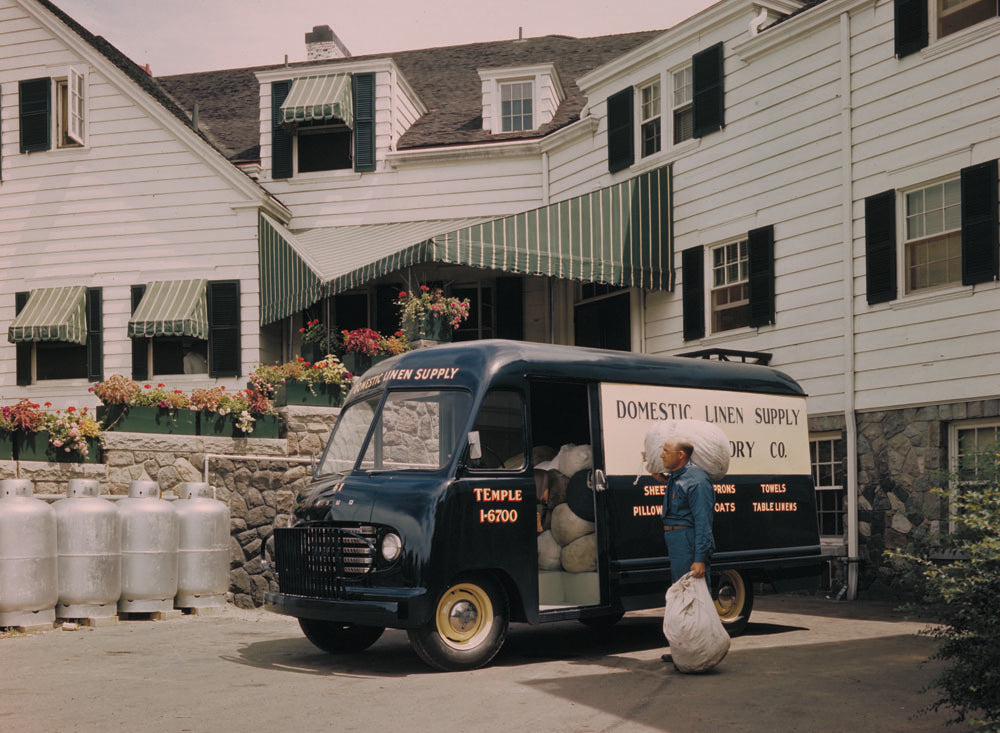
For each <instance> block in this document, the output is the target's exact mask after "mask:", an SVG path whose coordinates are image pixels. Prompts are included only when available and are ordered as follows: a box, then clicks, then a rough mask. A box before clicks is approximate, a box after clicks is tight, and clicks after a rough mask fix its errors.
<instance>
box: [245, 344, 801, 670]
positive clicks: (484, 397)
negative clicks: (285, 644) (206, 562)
mask: <svg viewBox="0 0 1000 733" xmlns="http://www.w3.org/2000/svg"><path fill="white" fill-rule="evenodd" d="M805 405H806V398H805V394H804V393H803V391H802V389H801V388H800V387H799V385H798V384H796V382H795V381H794V380H792V379H791V378H789V377H788V376H786V375H784V374H782V373H781V372H779V371H776V370H774V369H771V368H768V367H764V366H757V365H749V364H741V363H730V362H720V361H708V360H700V359H690V358H683V357H657V356H646V355H640V354H631V353H623V352H613V351H603V350H598V349H583V348H576V347H569V346H552V345H547V344H534V343H523V342H517V341H502V340H493V341H477V342H470V343H466V344H449V345H443V346H438V347H434V348H428V349H421V350H417V351H412V352H408V353H406V354H402V355H400V356H397V357H394V358H392V359H389V360H388V361H385V362H382V363H380V364H378V365H376V366H375V367H373V368H372V369H371V370H369V371H368V372H366V373H365V374H364V375H362V376H360V377H356V378H355V381H354V384H353V386H352V388H351V392H350V394H349V396H348V398H347V400H346V402H345V405H344V408H343V411H342V412H341V414H340V417H339V419H338V421H337V424H336V427H335V428H334V430H333V433H332V435H331V436H330V440H329V442H328V444H327V446H326V449H325V451H324V453H323V456H322V459H321V460H320V463H319V465H318V466H317V469H316V473H315V477H314V481H313V482H312V484H311V485H310V487H309V488H308V490H306V491H304V492H302V493H301V494H300V495H299V496H298V497H297V499H296V506H295V523H294V526H291V527H285V528H276V529H275V531H274V542H273V546H271V547H269V548H267V554H268V555H269V556H268V557H267V558H266V559H267V561H268V564H269V566H270V567H272V568H273V570H274V572H275V574H276V576H277V580H278V590H277V591H276V592H270V593H268V594H267V595H266V598H265V604H266V606H267V607H268V608H269V609H270V610H272V611H276V612H278V613H283V614H288V615H291V616H295V617H298V619H299V622H300V625H301V627H302V629H303V631H304V633H305V635H306V636H307V637H308V638H309V639H310V641H312V642H313V643H314V644H316V645H317V646H318V647H320V648H321V649H324V650H326V651H329V652H332V653H338V652H351V651H360V650H362V649H365V648H367V647H368V646H370V645H371V644H373V643H374V642H375V641H376V640H377V639H378V638H379V636H380V635H381V634H382V632H383V630H384V629H385V628H387V627H391V628H400V629H406V630H407V632H408V634H409V638H410V641H411V644H412V646H413V648H414V650H415V651H416V652H417V654H418V655H419V656H420V657H421V658H422V659H424V660H425V661H426V662H427V663H429V664H430V665H432V666H433V667H435V668H438V669H444V670H460V669H472V668H476V667H479V666H482V665H484V664H486V663H488V662H489V661H490V660H491V659H492V658H493V656H494V655H495V654H496V653H497V652H498V651H499V649H500V647H501V646H502V644H503V642H504V639H505V638H506V634H507V628H508V623H509V622H511V621H517V622H525V623H529V624H539V623H546V622H549V621H559V620H565V619H579V620H580V621H581V622H583V623H585V624H588V625H590V626H594V627H600V626H608V625H611V624H613V623H615V622H616V621H618V620H619V619H620V618H621V617H622V615H623V614H624V613H625V612H626V611H629V610H636V609H643V608H656V607H660V606H662V605H663V601H664V592H665V591H666V588H667V587H668V585H669V582H670V558H669V557H668V556H667V555H666V549H665V546H664V542H663V531H662V522H661V519H660V507H661V505H662V501H663V487H662V485H658V483H657V481H656V480H655V479H654V478H653V477H652V476H649V475H648V474H646V472H645V470H644V468H643V467H642V450H643V439H644V436H645V434H646V431H647V430H648V429H649V428H650V427H651V426H652V425H654V424H656V422H657V421H663V420H677V419H683V420H704V421H707V422H712V423H715V424H716V425H718V427H720V428H721V429H722V430H723V432H724V433H725V434H726V437H727V438H728V440H729V449H730V462H729V471H728V473H727V474H726V476H725V477H724V478H723V479H721V480H720V481H718V482H717V483H716V484H715V488H716V507H715V509H716V513H715V536H716V544H717V547H718V549H717V551H716V553H715V555H714V556H713V560H712V582H713V590H714V595H715V596H716V598H717V601H716V605H717V607H718V610H719V614H720V616H721V618H722V620H723V622H724V623H725V624H726V626H727V627H728V628H729V630H730V632H731V633H734V634H735V633H739V632H740V631H741V630H742V629H743V627H744V626H745V625H746V623H747V620H748V618H749V616H750V612H751V609H752V607H753V584H754V583H756V582H768V583H772V584H774V585H775V586H776V587H777V588H778V589H782V588H783V587H791V586H792V585H796V584H800V583H802V582H803V581H808V580H809V579H814V578H815V577H816V576H817V575H818V572H819V567H820V564H819V563H820V543H819V534H818V529H817V520H816V502H815V495H814V488H813V483H812V478H811V471H810V462H809V444H808V425H807V420H806V409H805ZM564 457H570V458H572V459H573V460H569V461H564V460H563V458H564ZM567 466H569V468H567ZM560 469H561V470H560ZM561 471H562V472H561Z"/></svg>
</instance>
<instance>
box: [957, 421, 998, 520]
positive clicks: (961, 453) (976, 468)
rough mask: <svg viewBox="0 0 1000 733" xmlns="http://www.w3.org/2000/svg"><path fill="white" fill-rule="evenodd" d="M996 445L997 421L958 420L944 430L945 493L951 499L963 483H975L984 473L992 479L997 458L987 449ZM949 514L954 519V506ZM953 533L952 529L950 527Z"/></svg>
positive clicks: (995, 473) (995, 471)
mask: <svg viewBox="0 0 1000 733" xmlns="http://www.w3.org/2000/svg"><path fill="white" fill-rule="evenodd" d="M998 442H1000V418H996V417H994V418H982V419H978V420H962V421H960V422H955V423H952V424H951V425H949V426H948V470H949V474H950V475H951V477H952V479H951V484H950V486H949V489H950V491H951V493H952V496H954V494H955V492H956V491H957V490H958V488H959V486H960V485H961V484H963V483H975V482H976V481H977V480H980V479H981V478H982V476H983V473H984V471H986V472H989V475H991V476H996V475H997V473H998V471H997V458H996V456H995V455H992V451H990V450H989V449H990V448H992V447H993V446H995V445H997V443H998ZM950 513H951V514H952V516H954V513H955V505H954V503H952V505H951V508H950ZM951 528H952V529H954V525H952V527H951Z"/></svg>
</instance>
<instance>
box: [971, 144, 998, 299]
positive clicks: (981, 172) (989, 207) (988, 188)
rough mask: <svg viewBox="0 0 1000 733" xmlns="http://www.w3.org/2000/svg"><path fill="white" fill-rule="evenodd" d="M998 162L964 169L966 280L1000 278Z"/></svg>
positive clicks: (975, 280) (977, 280) (981, 280)
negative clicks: (999, 264) (999, 265)
mask: <svg viewBox="0 0 1000 733" xmlns="http://www.w3.org/2000/svg"><path fill="white" fill-rule="evenodd" d="M998 229H1000V222H998V219H997V162H996V161H995V160H991V161H988V162H986V163H980V164H979V165H973V166H970V167H968V168H963V169H962V284H963V285H975V284H976V283H985V282H990V281H991V280H996V279H997V277H998V275H1000V272H998V254H997V246H998V242H997V238H998Z"/></svg>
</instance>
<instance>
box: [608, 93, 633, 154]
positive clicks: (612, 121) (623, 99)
mask: <svg viewBox="0 0 1000 733" xmlns="http://www.w3.org/2000/svg"><path fill="white" fill-rule="evenodd" d="M633 93H634V92H633V89H632V87H626V88H625V89H622V90H621V91H620V92H618V93H617V94H612V95H611V96H610V97H608V170H609V171H610V172H612V173H615V172H617V171H620V170H624V169H626V168H628V167H629V166H630V165H632V163H634V162H635V132H634V131H633V127H634V124H633V117H634V114H635V108H634V103H633Z"/></svg>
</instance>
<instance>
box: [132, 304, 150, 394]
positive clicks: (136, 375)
mask: <svg viewBox="0 0 1000 733" xmlns="http://www.w3.org/2000/svg"><path fill="white" fill-rule="evenodd" d="M145 294H146V286H145V285H133V286H132V313H133V314H135V309H136V308H138V307H139V303H140V302H142V296H143V295H145ZM148 346H149V340H148V339H145V338H134V339H132V379H138V380H140V381H141V380H143V379H149V348H148Z"/></svg>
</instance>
